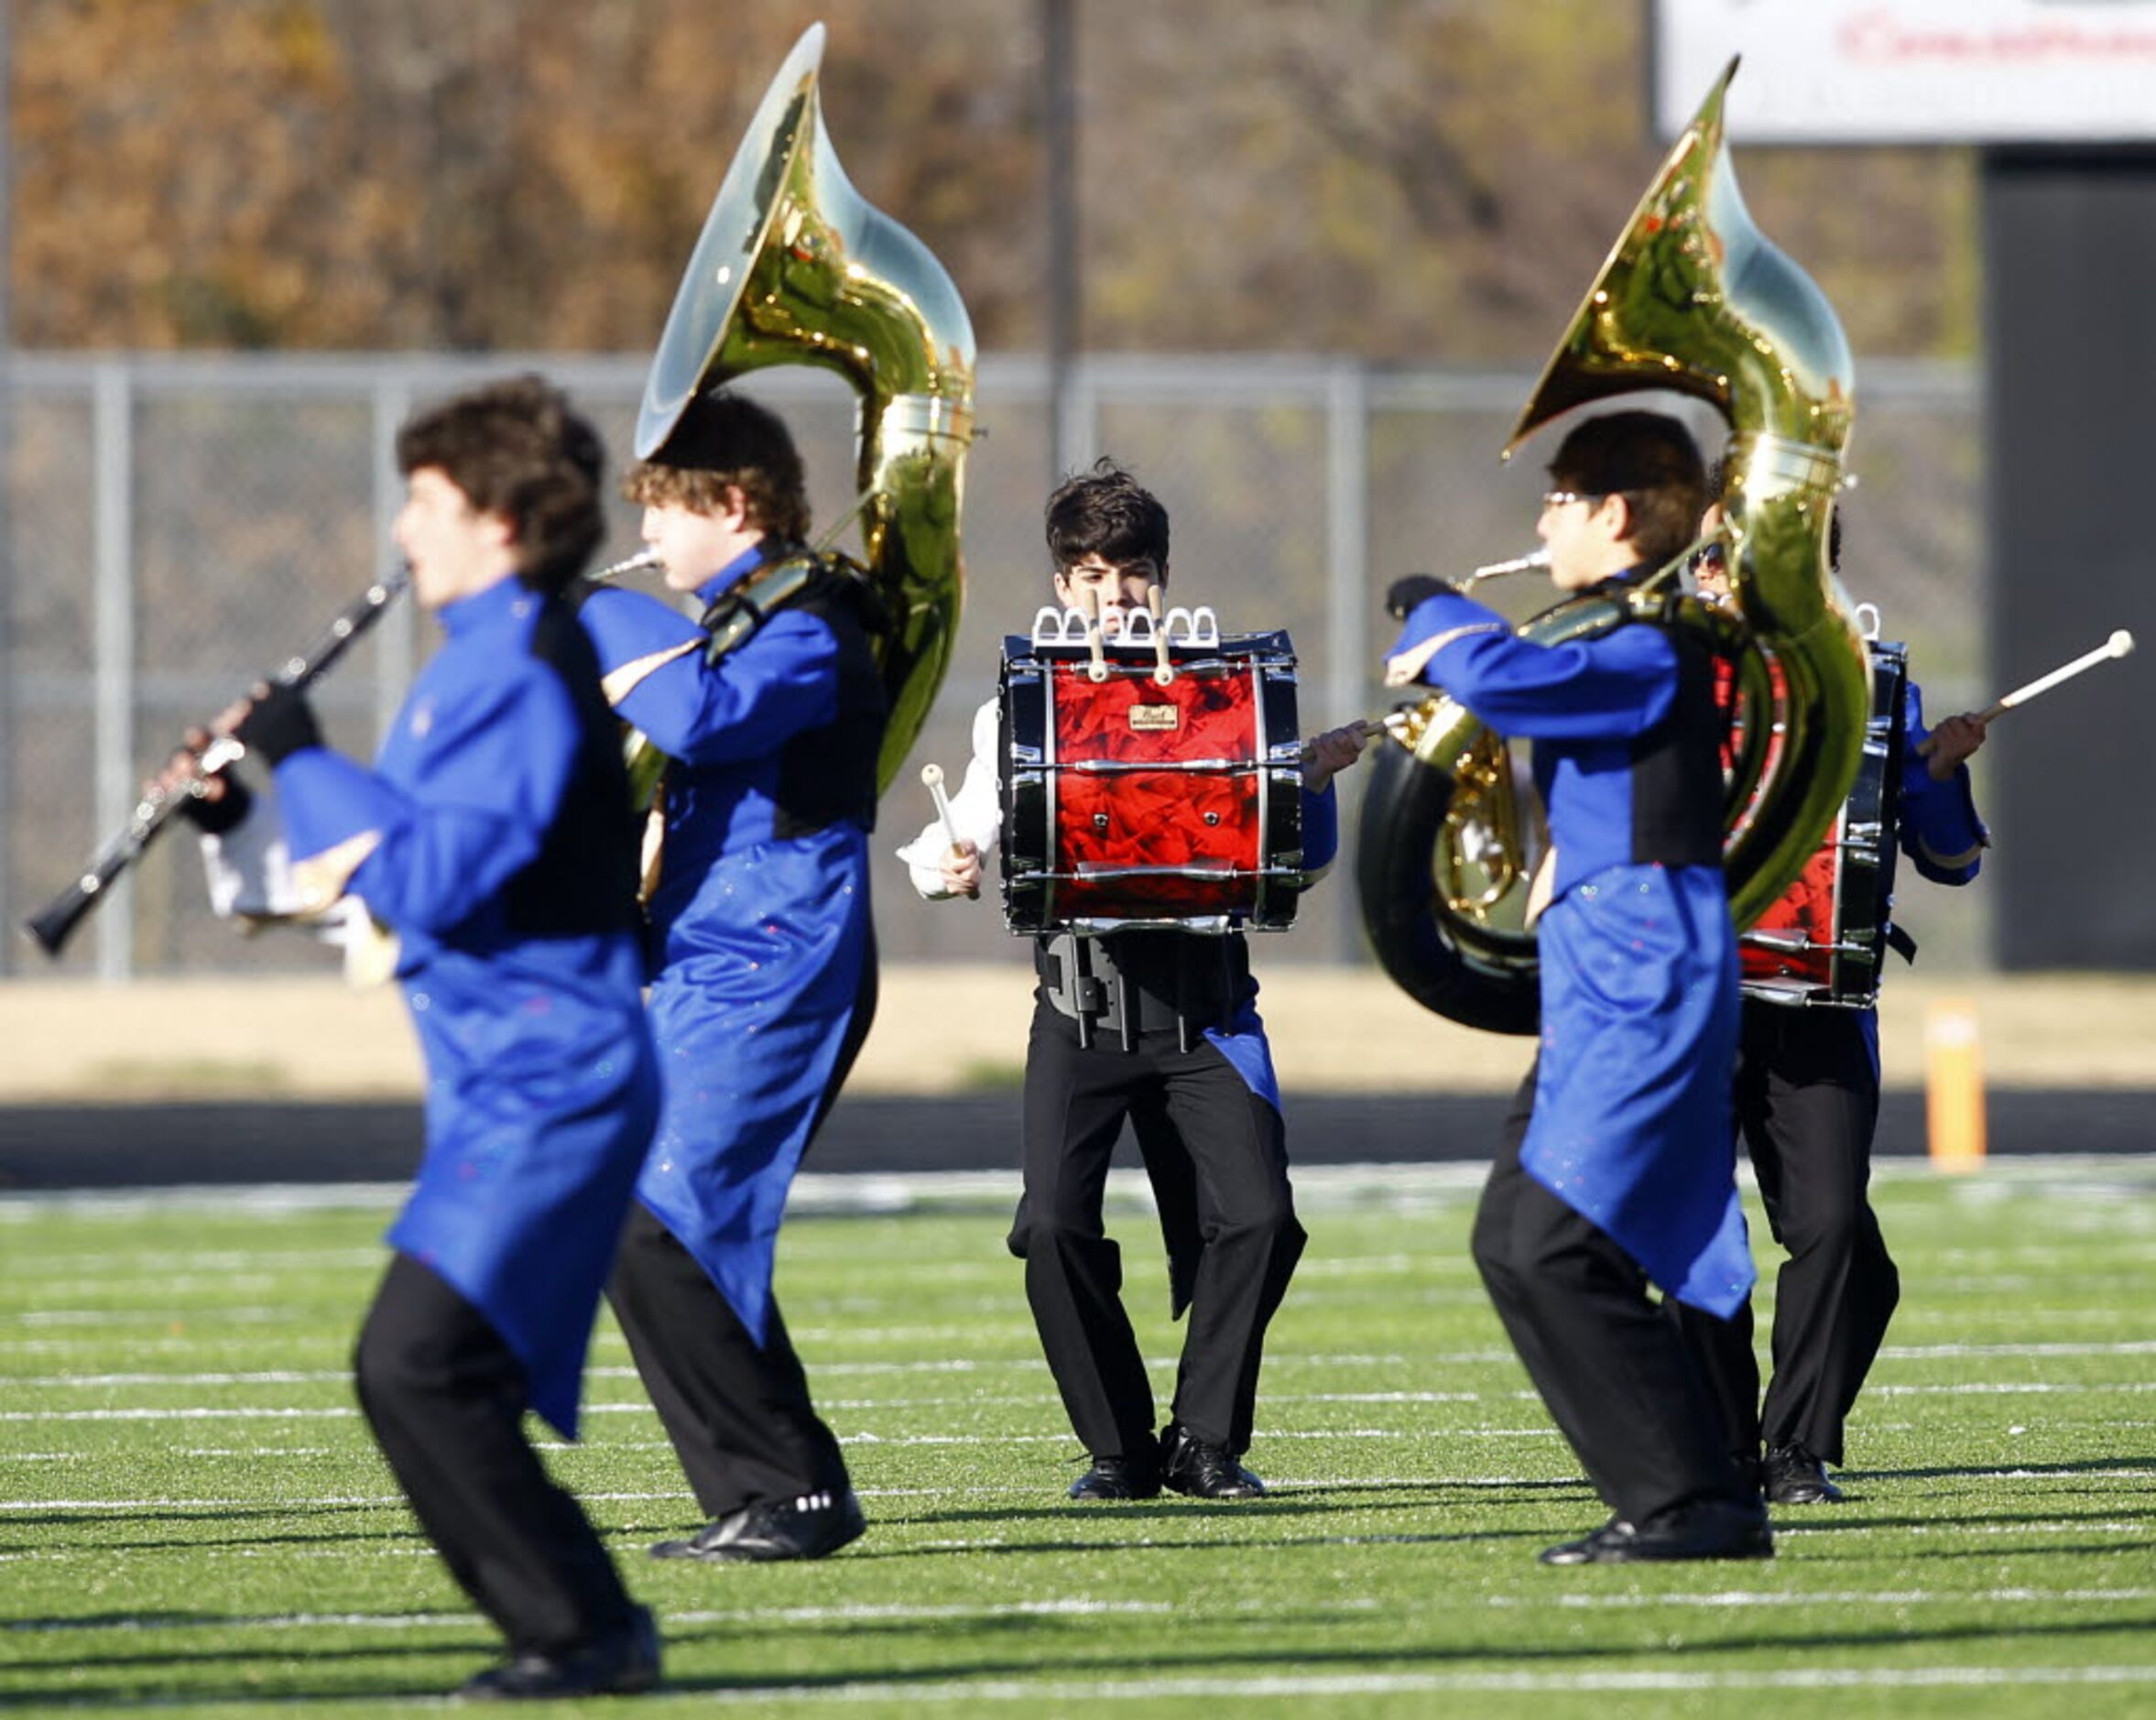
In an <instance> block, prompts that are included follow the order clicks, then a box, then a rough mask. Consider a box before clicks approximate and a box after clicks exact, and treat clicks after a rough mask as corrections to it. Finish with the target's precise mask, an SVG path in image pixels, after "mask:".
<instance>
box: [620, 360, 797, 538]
mask: <svg viewBox="0 0 2156 1720" xmlns="http://www.w3.org/2000/svg"><path fill="white" fill-rule="evenodd" d="M730 490H739V491H740V492H741V501H742V506H743V507H744V509H745V510H746V513H747V515H748V523H749V524H750V525H752V526H755V527H757V528H758V529H760V530H761V531H763V532H764V533H765V534H766V535H767V536H768V537H772V538H776V539H780V540H782V541H784V542H787V543H800V542H803V541H804V540H806V539H807V538H808V535H809V491H808V484H807V481H806V479H805V478H804V477H803V475H802V473H801V457H800V452H798V451H797V450H796V449H795V447H794V445H793V437H792V435H791V433H790V432H789V431H788V430H787V428H786V422H785V420H784V419H781V418H780V417H779V415H778V413H776V412H774V411H772V410H770V409H769V408H768V407H762V406H758V405H757V403H756V402H755V401H754V400H751V399H749V398H748V397H746V395H739V394H731V393H728V392H727V391H726V390H725V389H724V388H714V389H713V390H712V391H711V393H709V394H705V395H699V396H698V397H696V398H695V399H693V400H691V401H690V403H689V408H688V410H686V411H685V412H683V413H682V414H681V421H680V422H679V423H677V424H676V425H675V426H674V428H673V430H672V431H671V432H670V434H669V435H668V437H667V439H666V441H663V442H661V443H660V444H659V451H658V452H656V453H654V454H653V455H652V456H651V457H650V458H649V459H648V460H646V461H643V462H641V463H639V464H637V465H636V466H634V467H632V468H631V469H630V471H629V474H628V475H627V476H626V477H625V478H624V479H623V480H622V482H621V492H622V494H623V495H626V496H627V497H628V498H629V500H630V501H632V502H636V503H638V504H640V505H642V506H647V507H668V506H672V507H685V508H687V509H689V510H690V512H691V513H696V514H716V513H720V512H723V511H724V508H725V507H726V505H727V504H726V495H727V492H728V491H730Z"/></svg>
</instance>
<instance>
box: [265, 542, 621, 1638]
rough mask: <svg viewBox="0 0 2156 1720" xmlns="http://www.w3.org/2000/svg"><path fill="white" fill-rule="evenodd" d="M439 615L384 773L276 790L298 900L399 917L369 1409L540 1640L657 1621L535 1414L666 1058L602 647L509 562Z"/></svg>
mask: <svg viewBox="0 0 2156 1720" xmlns="http://www.w3.org/2000/svg"><path fill="white" fill-rule="evenodd" d="M440 615H441V624H442V626H443V628H444V630H445V634H446V637H445V639H444V642H443V644H442V646H441V649H440V650H438V651H437V652H436V653H435V654H434V656H433V657H432V659H430V661H429V662H428V664H427V666H426V668H425V669H423V670H422V671H421V672H420V674H419V677H418V679H417V680H416V681H415V682H414V684H413V686H412V690H411V693H410V696H409V697H408V699H407V700H406V702H405V704H404V707H403V710H402V711H401V712H400V713H399V714H398V717H397V723H396V725H395V727H394V728H393V730H392V731H391V732H390V734H389V736H388V738H387V741H386V742H385V744H384V746H383V748H382V752H381V757H380V759H379V761H378V763H377V764H376V767H375V768H373V769H372V770H370V769H367V768H366V767H364V766H361V765H358V764H356V763H354V762H353V761H352V760H350V759H347V758H344V757H340V756H339V755H337V754H335V753H332V752H330V751H328V750H326V749H325V748H322V747H321V746H306V747H302V748H301V749H300V750H298V751H295V752H292V753H290V754H289V756H288V757H285V758H284V759H283V760H282V762H280V763H279V764H278V767H277V769H276V773H275V775H276V789H277V796H278V801H279V802H280V803H281V809H282V816H283V820H284V823H285V826H286V829H287V832H288V833H289V848H290V852H291V854H292V855H297V856H299V857H300V858H299V861H298V862H297V864H296V865H295V866H294V868H293V876H294V878H295V881H296V882H297V884H298V886H299V889H300V891H301V905H302V906H307V907H312V908H317V909H320V908H323V907H326V906H327V905H328V904H329V903H330V902H331V901H332V898H336V897H338V896H339V895H340V894H343V893H348V894H349V895H350V896H352V897H356V898H360V899H362V900H364V901H365V904H366V907H367V909H369V910H370V911H371V912H372V914H373V916H374V918H375V919H376V920H379V921H381V922H382V923H383V924H385V925H387V927H388V928H390V929H391V930H392V931H395V932H396V933H397V937H398V949H399V955H398V962H397V975H398V977H399V979H400V980H401V982H402V984H403V987H404V991H405V996H406V998H407V1000H408V1004H409V1007H410V1010H411V1017H412V1021H413V1024H414V1026H415V1028H416V1029H417V1030H418V1033H419V1042H420V1046H421V1049H422V1050H423V1051H424V1052H425V1055H426V1064H427V1096H426V1152H425V1156H424V1159H423V1160H422V1162H421V1164H420V1166H419V1175H418V1179H417V1181H416V1183H415V1185H414V1187H413V1189H412V1192H411V1195H410V1198H409V1200H408V1202H407V1203H406V1205H405V1207H404V1210H403V1211H402V1213H401V1214H399V1216H398V1217H397V1221H396V1223H395V1225H394V1226H393V1227H392V1228H391V1230H390V1232H389V1237H388V1240H389V1241H390V1243H391V1244H392V1245H393V1246H394V1247H395V1248H396V1250H397V1253H396V1255H395V1257H394V1258H393V1261H392V1264H391V1266H390V1268H389V1270H388V1273H387V1278H386V1279H385V1280H384V1283H383V1287H382V1290H381V1291H380V1294H379V1295H378V1297H377V1299H376V1302H375V1305H374V1308H373V1310H372V1312H370V1313H369V1315H368V1317H367V1321H366V1323H365V1328H364V1329H363V1331H362V1334H361V1336H360V1341H359V1345H358V1354H357V1364H356V1366H357V1373H358V1386H359V1394H360V1399H361V1403H362V1407H363V1408H364V1410H365V1413H366V1416H367V1419H368V1421H369V1422H370V1423H371V1424H372V1426H373V1428H374V1431H375V1433H376V1438H377V1439H378V1440H379V1441H380V1442H381V1445H382V1448H383V1451H384V1453H385V1455H386V1456H387V1459H388V1461H389V1464H390V1466H391V1467H392V1469H393V1470H394V1471H395V1472H396V1474H397V1479H398V1480H399V1482H400V1483H401V1484H402V1485H403V1486H404V1488H405V1491H406V1493H407V1496H408V1497H409V1499H410V1501H411V1504H412V1508H413V1509H414V1511H415V1512H416V1513H417V1515H418V1517H419V1521H420V1523H421V1525H422V1527H423V1528H425V1529H426V1530H427V1532H428V1534H429V1535H430V1537H431V1538H432V1539H433V1540H434V1541H435V1543H436V1545H437V1546H438V1547H439V1548H440V1550H441V1554H442V1557H443V1559H444V1561H445V1562H446V1563H447V1564H448V1566H449V1568H450V1570H451V1572H452V1573H453V1574H454V1576H455V1577H456V1579H457V1581H458V1582H459V1583H460V1584H462V1585H463V1587H464V1589H465V1590H466V1591H467V1592H468V1593H469V1594H470V1595H471V1596H472V1598H473V1599H474V1601H475V1602H476V1603H477V1604H478V1606H480V1608H481V1609H482V1610H483V1611H485V1613H486V1614H487V1615H488V1616H489V1617H492V1618H493V1619H494V1620H495V1623H496V1624H497V1625H498V1626H499V1627H501V1629H502V1631H503V1633H504V1634H505V1636H506V1637H507V1638H508V1640H509V1643H510V1645H511V1648H512V1649H513V1650H515V1651H517V1652H518V1653H524V1652H532V1653H539V1654H546V1653H549V1652H553V1651H557V1650H561V1649H572V1648H575V1647H577V1646H580V1645H583V1644H588V1643H591V1642H593V1641H595V1640H604V1639H608V1638H617V1637H619V1636H620V1635H622V1633H624V1632H625V1631H626V1630H629V1629H632V1628H638V1627H640V1628H641V1629H643V1630H645V1631H648V1629H649V1621H648V1616H642V1615H639V1614H638V1613H637V1609H635V1608H634V1607H633V1606H632V1604H631V1603H630V1601H629V1599H628V1596H627V1595H626V1593H625V1591H624V1590H623V1588H622V1586H621V1584H620V1581H619V1579H618V1577H617V1576H616V1575H615V1571H614V1567H613V1564H612V1562H610V1560H609V1559H608V1557H607V1555H606V1551H605V1549H604V1546H603V1544H602V1543H601V1542H600V1540H599V1539H598V1537H597V1536H596V1535H595V1534H594V1533H593V1529H592V1528H591V1526H590V1524H589V1523H588V1522H587V1521H586V1520H585V1519H584V1517H583V1512H582V1511H581V1509H580V1508H578V1506H577V1504H576V1502H575V1501H574V1499H572V1497H570V1496H569V1495H568V1494H567V1493H566V1492H564V1491H562V1490H561V1488H560V1487H558V1486H555V1485H554V1484H553V1482H551V1481H550V1479H549V1478H548V1476H547V1475H546V1472H545V1470H544V1469H543V1468H542V1466H541V1465H540V1464H539V1458H538V1456H537V1455H536V1453H534V1452H533V1451H532V1448H531V1446H530V1445H529V1443H528V1442H527V1441H526V1439H525V1436H524V1433H523V1431H522V1425H521V1423H522V1418H523V1414H524V1411H525V1410H526V1409H527V1408H529V1409H531V1410H536V1411H537V1412H538V1413H539V1415H540V1416H542V1417H544V1418H545V1419H546V1420H547V1421H549V1422H550V1423H551V1424H552V1425H553V1426H554V1427H555V1428H556V1429H558V1430H559V1431H560V1432H561V1433H562V1434H563V1435H564V1436H565V1437H574V1435H575V1433H576V1427H577V1401H578V1394H579V1389H580V1384H581V1376H582V1372H583V1361H584V1353H585V1348H586V1345H587V1344H588V1343H589V1341H590V1334H591V1329H592V1321H593V1315H594V1313H595V1312H596V1311H597V1308H598V1301H599V1295H600V1290H601V1287H602V1285H603V1284H604V1280H605V1278H606V1274H607V1271H608V1268H609V1267H610V1265H611V1263H612V1261H613V1258H614V1253H615V1242H616V1239H617V1238H618V1236H619V1235H620V1231H621V1223H622V1217H623V1214H624V1213H625V1212H626V1209H627V1206H628V1203H629V1197H630V1192H631V1190H632V1188H633V1187H634V1185H635V1183H636V1180H637V1170H638V1168H639V1167H640V1166H641V1165H642V1163H643V1161H644V1154H645V1148H646V1146H647V1144H648V1141H649V1139H650V1136H651V1128H652V1124H653V1121H654V1119H655V1118H656V1116H657V1115H658V1109H659V1072H658V1067H657V1062H656V1060H655V1058H654V1056H653V1052H652V1044H651V1036H650V1032H649V1029H648V1026H647V1024H646V1019H645V1014H644V1006H643V999H642V996H641V992H640V985H641V980H642V972H641V961H640V953H639V949H638V938H637V926H636V899H635V877H636V854H635V845H634V838H633V833H632V832H630V830H629V829H628V827H627V823H626V820H625V819H624V818H623V816H622V811H621V809H622V807H623V805H624V797H625V796H626V793H627V783H626V777H625V775H624V773H623V770H622V767H621V757H620V749H619V745H618V742H617V739H616V733H615V723H614V722H613V720H612V718H611V716H610V714H609V713H608V712H607V709H606V706H605V703H604V699H603V697H602V695H601V693H600V691H599V684H598V671H597V667H596V664H595V663H594V661H593V656H592V651H591V647H590V644H589V642H588V641H587V640H586V639H585V637H584V636H583V633H582V632H581V631H580V630H579V629H578V627H577V626H576V623H575V620H574V618H573V616H572V615H571V613H570V611H569V610H568V609H567V607H566V606H565V605H563V604H561V602H560V601H559V600H558V599H554V598H548V597H541V596H539V595H537V594H535V593H532V592H530V591H528V590H527V589H526V588H525V587H524V586H523V585H521V584H520V583H519V582H517V581H516V580H513V579H510V580H504V581H503V582H500V583H498V584H495V585H494V586H491V587H489V588H488V589H486V590H485V591H482V592H480V593H477V594H475V595H473V596H469V597H466V598H463V599H462V600H460V601H458V602H455V603H452V604H448V605H446V606H444V607H443V608H442V609H441V611H440ZM654 1653H655V1651H654ZM653 1663H654V1664H656V1660H655V1658H654V1660H653Z"/></svg>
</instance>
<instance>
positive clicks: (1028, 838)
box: [997, 633, 1304, 937]
mask: <svg viewBox="0 0 2156 1720" xmlns="http://www.w3.org/2000/svg"><path fill="white" fill-rule="evenodd" d="M1167 662H1168V666H1169V669H1171V671H1172V673H1171V675H1170V676H1169V677H1167V678H1165V679H1164V678H1163V676H1162V675H1161V673H1160V669H1159V668H1158V666H1157V665H1156V662H1155V660H1154V659H1153V658H1152V656H1151V655H1150V654H1148V655H1147V657H1146V658H1145V659H1144V660H1143V661H1117V660H1114V659H1110V660H1108V661H1106V662H1105V664H1104V665H1103V669H1102V671H1101V672H1100V673H1099V678H1098V679H1096V678H1095V674H1096V671H1095V670H1094V666H1093V663H1092V660H1091V659H1090V658H1089V657H1088V655H1087V654H1086V653H1085V652H1084V651H1083V649H1072V648H1065V647H1058V646H1052V645H1043V644H1042V643H1040V641H1039V640H1038V639H1028V638H1022V637H1011V638H1007V639H1006V640H1005V641H1004V654H1003V672H1002V676H1001V678H1000V681H999V684H998V691H997V701H998V706H999V719H1000V738H999V743H998V745H999V749H1000V753H1001V757H1002V764H1003V771H1002V776H1003V833H1002V834H1003V905H1004V918H1005V920H1006V922H1007V924H1008V926H1009V927H1010V930H1011V931H1014V932H1018V933H1020V934H1022V935H1025V936H1029V937H1030V936H1037V935H1039V934H1040V933H1043V932H1052V931H1076V932H1083V933H1099V932H1107V931H1120V930H1123V929H1125V928H1127V927H1133V926H1162V927H1172V928H1175V929H1178V930H1181V931H1196V932H1205V933H1214V934H1221V933H1225V932H1229V931H1245V930H1248V931H1279V930H1282V929H1284V928H1285V927H1287V926H1289V925H1290V924H1292V923H1293V921H1294V919H1295V909H1296V905H1297V903H1298V901H1299V900H1300V898H1301V887H1302V884H1303V881H1304V880H1303V871H1302V757H1301V750H1302V749H1301V738H1300V736H1299V734H1298V731H1297V726H1296V708H1295V685H1296V676H1295V654H1294V651H1293V649H1292V648H1291V647H1290V645H1289V642H1288V636H1287V635H1286V634H1284V633H1266V634H1247V635H1240V636H1230V637H1225V638H1216V639H1215V640H1214V642H1213V643H1212V644H1210V645H1207V646H1205V647H1203V648H1191V647H1188V646H1171V647H1170V648H1168V652H1167Z"/></svg>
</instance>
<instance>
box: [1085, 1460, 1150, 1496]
mask: <svg viewBox="0 0 2156 1720" xmlns="http://www.w3.org/2000/svg"><path fill="white" fill-rule="evenodd" d="M1159 1492H1160V1471H1159V1470H1158V1469H1156V1468H1155V1467H1154V1466H1153V1465H1152V1464H1135V1463H1132V1462H1131V1461H1129V1459H1127V1458H1124V1457H1096V1458H1094V1460H1093V1467H1092V1468H1091V1469H1088V1470H1087V1471H1086V1472H1085V1473H1084V1474H1083V1475H1080V1476H1079V1477H1078V1479H1077V1480H1075V1481H1073V1483H1072V1484H1071V1497H1073V1499H1084V1500H1100V1499H1149V1498H1151V1497H1154V1496H1155V1495H1156V1494H1158V1493H1159Z"/></svg>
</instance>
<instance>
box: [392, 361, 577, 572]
mask: <svg viewBox="0 0 2156 1720" xmlns="http://www.w3.org/2000/svg"><path fill="white" fill-rule="evenodd" d="M605 467H606V451H605V448H604V445H603V444H602V443H601V442H600V441H599V432H598V431H597V430H593V428H592V426H591V424H590V423H589V422H588V421H587V420H586V419H584V418H583V417H582V416H581V415H580V414H579V413H578V412H577V411H576V410H575V409H574V408H572V407H571V406H570V404H569V397H568V396H566V395H564V394H563V393H562V392H561V390H560V389H559V388H557V387H555V386H553V385H552V384H551V383H549V382H548V381H546V379H545V378H543V377H540V376H515V377H511V378H509V379H508V380H506V381H504V382H495V383H488V384H486V385H485V386H482V387H477V388H474V389H471V390H469V391H468V392H466V393H463V394H460V395H454V396H452V397H450V398H449V399H447V400H443V401H441V402H439V403H438V404H436V405H434V406H430V407H425V408H421V409H420V410H419V411H418V412H415V413H414V414H413V415H412V416H411V417H410V418H409V419H407V420H406V421H405V423H404V425H403V427H402V428H401V429H399V430H398V431H397V471H398V472H399V473H401V474H403V475H405V476H406V477H409V476H410V475H411V474H413V473H415V472H418V471H419V470H421V469H422V468H432V469H433V470H435V471H439V472H440V473H441V474H442V475H443V476H444V477H446V478H448V480H449V481H450V482H451V483H452V484H455V485H456V486H457V488H458V490H459V491H461V492H462V493H463V496H464V499H465V500H466V501H467V502H469V503H471V505H472V506H474V507H475V508H477V509H478V510H479V511H480V512H481V513H485V514H499V515H500V516H501V517H503V518H504V519H506V520H507V521H508V522H509V523H510V526H511V527H512V528H513V529H514V531H515V533H516V555H517V577H518V578H519V579H521V580H522V581H523V582H525V584H527V585H528V586H530V587H531V588H532V589H533V590H534V591H541V592H559V591H561V589H562V588H563V587H564V586H566V585H567V584H568V583H569V582H570V581H571V580H572V579H574V578H575V577H576V576H577V575H578V574H579V573H581V572H583V569H584V564H585V563H586V562H587V561H590V560H591V559H592V551H593V550H596V549H597V548H598V547H599V539H601V538H602V537H603V536H604V534H605V529H606V521H605V518H604V514H603V513H602V511H601V508H600V503H599V484H600V479H601V477H602V475H603V474H604V471H605Z"/></svg>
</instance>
